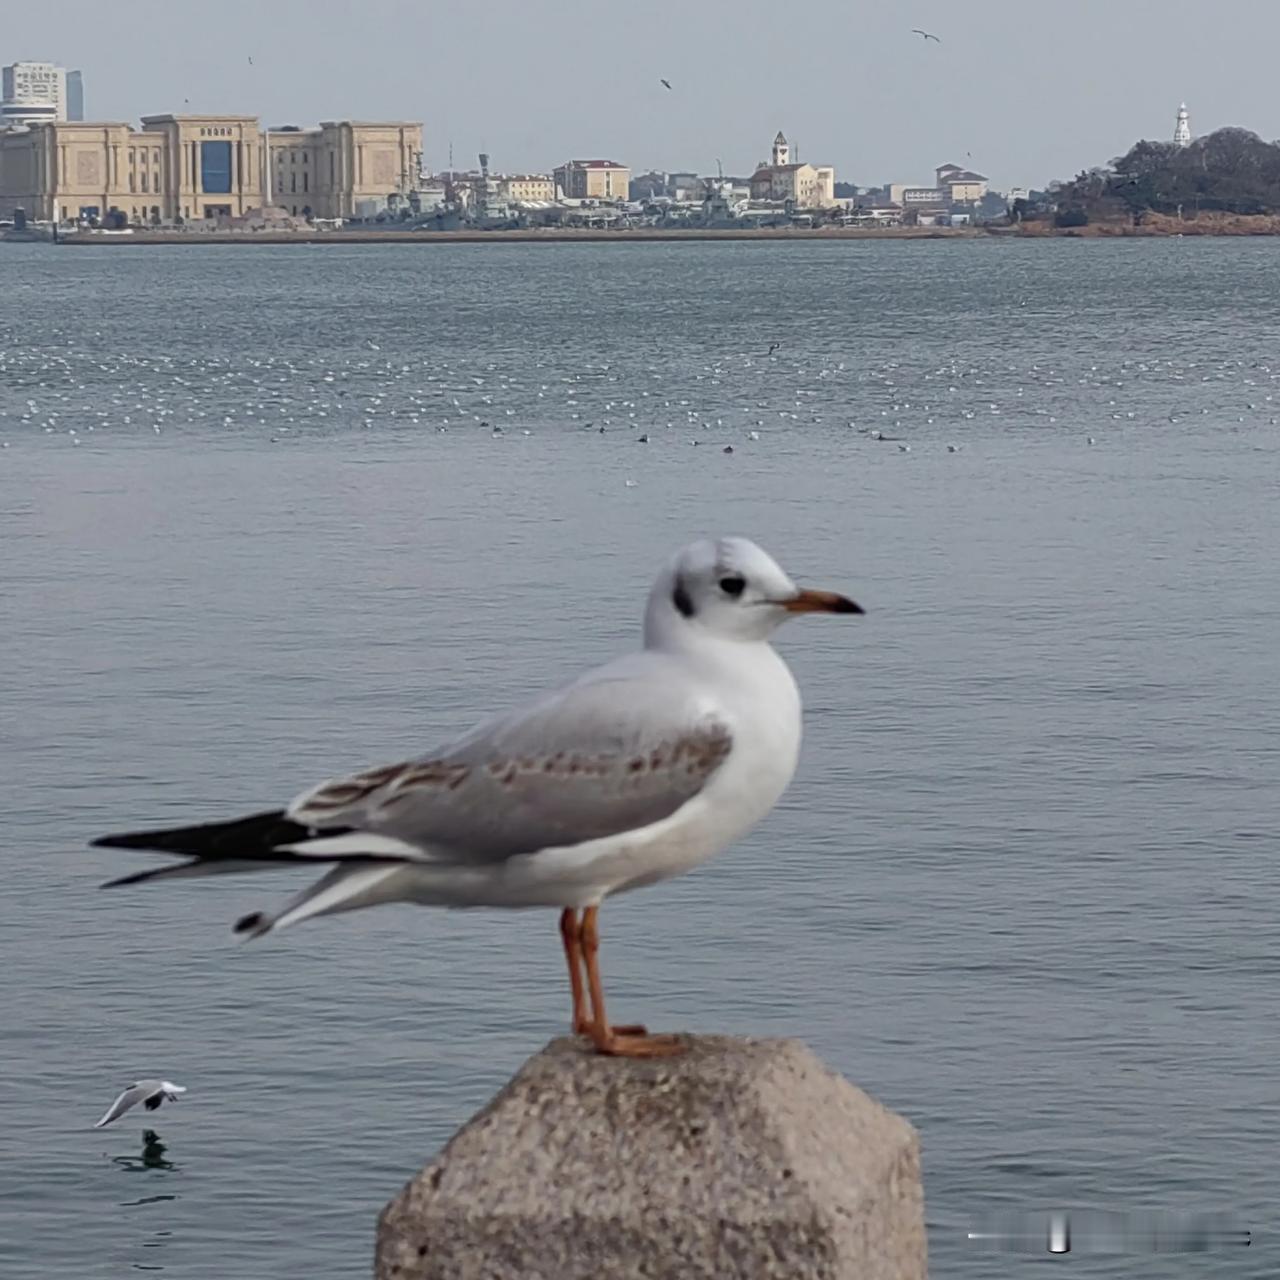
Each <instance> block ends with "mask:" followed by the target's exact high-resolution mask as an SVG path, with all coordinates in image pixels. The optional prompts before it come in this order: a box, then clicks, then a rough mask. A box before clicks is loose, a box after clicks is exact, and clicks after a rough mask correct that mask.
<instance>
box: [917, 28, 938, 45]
mask: <svg viewBox="0 0 1280 1280" xmlns="http://www.w3.org/2000/svg"><path fill="white" fill-rule="evenodd" d="M911 34H912V35H913V36H921V37H923V38H924V39H925V40H932V41H934V42H935V43H937V44H941V43H942V41H941V40H939V39H938V37H937V36H935V35H934V34H933V32H932V31H921V30H920V28H919V27H912V28H911Z"/></svg>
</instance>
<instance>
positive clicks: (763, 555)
mask: <svg viewBox="0 0 1280 1280" xmlns="http://www.w3.org/2000/svg"><path fill="white" fill-rule="evenodd" d="M861 612H862V608H861V606H860V605H858V604H855V603H854V601H852V600H850V599H849V598H848V597H847V596H842V595H839V594H837V593H836V592H834V591H815V590H812V589H810V588H802V587H797V586H796V584H795V583H794V582H792V580H791V579H790V578H789V577H788V576H787V574H786V573H785V572H784V571H783V569H782V567H781V566H780V565H779V564H778V562H777V561H776V560H774V559H773V557H772V556H770V555H769V554H768V553H767V552H765V551H763V550H762V549H761V548H760V547H758V546H756V544H755V543H754V542H750V541H748V540H747V539H746V538H715V539H711V538H706V539H702V540H700V541H698V542H691V543H690V544H689V545H688V546H687V547H684V548H683V549H682V550H680V551H679V552H677V553H676V555H675V556H674V557H673V558H672V560H671V562H670V564H669V565H668V566H667V568H666V569H665V570H664V571H663V573H662V575H661V576H660V577H659V578H658V581H657V582H656V583H655V584H654V587H653V591H652V592H651V593H650V596H649V608H648V611H647V613H646V615H645V641H646V643H647V644H649V645H650V646H652V647H662V646H663V645H665V644H671V643H680V640H681V639H682V638H684V637H687V636H689V635H691V634H695V633H701V634H704V635H706V634H710V635H712V636H715V637H717V638H719V639H723V640H738V641H745V642H752V641H761V640H766V639H768V637H769V636H770V635H771V634H772V633H773V632H774V630H776V629H777V627H779V626H780V625H781V624H782V623H783V622H785V621H786V620H787V619H788V618H789V617H791V616H792V615H793V614H797V613H861Z"/></svg>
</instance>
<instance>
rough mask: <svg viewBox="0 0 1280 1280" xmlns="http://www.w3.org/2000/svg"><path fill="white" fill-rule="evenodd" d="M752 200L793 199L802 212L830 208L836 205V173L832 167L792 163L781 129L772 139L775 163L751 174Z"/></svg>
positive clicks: (763, 165)
mask: <svg viewBox="0 0 1280 1280" xmlns="http://www.w3.org/2000/svg"><path fill="white" fill-rule="evenodd" d="M751 198H752V199H753V200H790V201H791V202H792V203H793V204H795V205H796V206H797V207H799V208H803V209H829V208H831V206H832V205H834V204H835V203H836V171H835V169H834V168H833V167H832V166H831V165H812V164H801V163H798V162H793V161H792V159H791V144H790V143H789V142H788V141H787V140H786V138H785V137H784V136H783V133H782V131H781V130H779V131H778V136H777V137H776V138H774V140H773V162H772V164H764V163H763V162H762V163H761V164H760V165H759V166H758V167H757V168H756V171H755V173H753V174H752V175H751Z"/></svg>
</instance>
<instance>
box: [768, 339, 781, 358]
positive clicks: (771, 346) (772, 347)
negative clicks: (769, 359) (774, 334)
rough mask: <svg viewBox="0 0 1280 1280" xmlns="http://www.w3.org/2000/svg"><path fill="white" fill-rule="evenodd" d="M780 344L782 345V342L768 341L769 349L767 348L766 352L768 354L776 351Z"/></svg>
mask: <svg viewBox="0 0 1280 1280" xmlns="http://www.w3.org/2000/svg"><path fill="white" fill-rule="evenodd" d="M780 346H782V343H780V342H771V343H769V350H768V352H767V354H768V355H773V353H774V352H775V351H777V349H778V348H779V347H780Z"/></svg>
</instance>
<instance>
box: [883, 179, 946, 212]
mask: <svg viewBox="0 0 1280 1280" xmlns="http://www.w3.org/2000/svg"><path fill="white" fill-rule="evenodd" d="M889 203H890V204H896V205H901V206H902V207H903V208H904V209H906V208H916V209H921V208H923V209H941V208H943V207H944V206H945V205H946V203H947V192H946V190H945V188H943V187H913V186H910V185H908V184H907V183H905V182H891V183H890V184H889Z"/></svg>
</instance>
